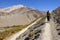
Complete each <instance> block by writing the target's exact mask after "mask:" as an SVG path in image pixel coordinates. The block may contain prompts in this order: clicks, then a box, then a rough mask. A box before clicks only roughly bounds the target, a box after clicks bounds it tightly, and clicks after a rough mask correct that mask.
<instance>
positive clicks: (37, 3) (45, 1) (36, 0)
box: [0, 0, 60, 10]
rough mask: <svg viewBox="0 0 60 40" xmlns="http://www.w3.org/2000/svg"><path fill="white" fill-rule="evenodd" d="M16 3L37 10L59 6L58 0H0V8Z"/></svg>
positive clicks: (59, 0) (59, 1)
mask: <svg viewBox="0 0 60 40" xmlns="http://www.w3.org/2000/svg"><path fill="white" fill-rule="evenodd" d="M18 4H23V5H25V6H28V7H31V8H35V9H38V10H53V9H55V8H57V7H58V6H60V0H0V8H2V7H8V6H12V5H18Z"/></svg>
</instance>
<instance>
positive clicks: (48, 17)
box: [47, 11, 50, 21]
mask: <svg viewBox="0 0 60 40" xmlns="http://www.w3.org/2000/svg"><path fill="white" fill-rule="evenodd" d="M47 21H50V13H49V11H47Z"/></svg>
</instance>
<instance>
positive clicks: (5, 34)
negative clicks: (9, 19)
mask: <svg viewBox="0 0 60 40" xmlns="http://www.w3.org/2000/svg"><path fill="white" fill-rule="evenodd" d="M25 27H26V25H25V26H23V25H18V26H12V27H6V28H5V29H6V30H5V31H3V32H0V40H2V39H4V38H6V37H9V36H10V35H12V34H14V33H16V32H18V31H20V30H22V29H23V28H25ZM9 28H10V29H9ZM7 29H9V30H7Z"/></svg>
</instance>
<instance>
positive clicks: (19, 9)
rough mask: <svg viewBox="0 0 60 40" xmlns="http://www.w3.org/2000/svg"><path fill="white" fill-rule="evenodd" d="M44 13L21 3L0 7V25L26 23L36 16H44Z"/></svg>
mask: <svg viewBox="0 0 60 40" xmlns="http://www.w3.org/2000/svg"><path fill="white" fill-rule="evenodd" d="M44 13H45V12H42V11H39V10H36V9H33V8H29V7H26V6H23V5H16V6H11V7H7V8H2V9H1V8H0V27H6V26H12V25H26V24H29V23H31V22H32V21H34V20H35V19H36V18H38V17H42V16H44V15H45V14H44Z"/></svg>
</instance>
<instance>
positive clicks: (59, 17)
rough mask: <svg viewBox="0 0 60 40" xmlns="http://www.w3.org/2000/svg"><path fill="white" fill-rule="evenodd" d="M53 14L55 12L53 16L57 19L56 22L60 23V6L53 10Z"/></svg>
mask: <svg viewBox="0 0 60 40" xmlns="http://www.w3.org/2000/svg"><path fill="white" fill-rule="evenodd" d="M52 14H53V18H54V19H55V22H56V23H58V24H60V7H58V8H56V9H55V10H53V12H52Z"/></svg>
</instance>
